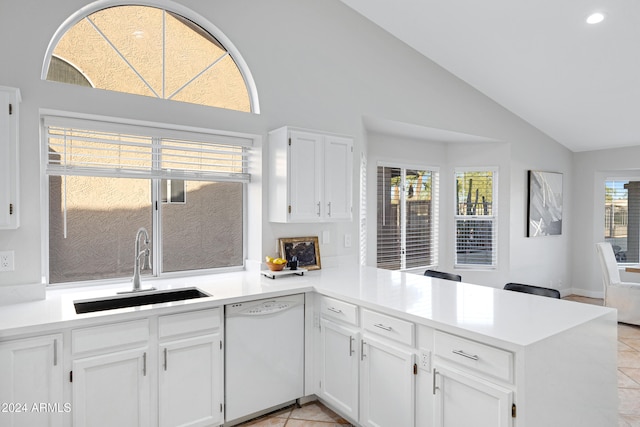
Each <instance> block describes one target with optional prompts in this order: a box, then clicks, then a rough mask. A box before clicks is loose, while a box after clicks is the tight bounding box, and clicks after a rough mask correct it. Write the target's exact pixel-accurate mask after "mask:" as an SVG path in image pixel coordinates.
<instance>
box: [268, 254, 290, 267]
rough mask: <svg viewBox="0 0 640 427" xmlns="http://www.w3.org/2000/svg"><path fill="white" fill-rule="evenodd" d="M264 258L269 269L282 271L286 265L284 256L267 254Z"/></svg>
mask: <svg viewBox="0 0 640 427" xmlns="http://www.w3.org/2000/svg"><path fill="white" fill-rule="evenodd" d="M265 260H266V261H267V267H269V270H271V271H282V269H283V268H285V267H286V266H287V260H286V259H284V258H271V257H270V256H268V257H266V258H265Z"/></svg>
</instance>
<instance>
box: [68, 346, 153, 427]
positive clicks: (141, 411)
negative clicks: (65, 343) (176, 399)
mask: <svg viewBox="0 0 640 427" xmlns="http://www.w3.org/2000/svg"><path fill="white" fill-rule="evenodd" d="M148 354H149V353H148V349H147V348H146V347H141V348H135V349H131V350H125V351H118V352H113V353H107V354H102V355H99V356H94V357H86V358H81V359H78V360H74V361H73V425H74V426H105V427H106V426H118V427H137V426H139V427H144V426H148V425H150V420H149V417H150V410H151V405H150V397H149V394H150V387H149V376H150V372H149V366H148Z"/></svg>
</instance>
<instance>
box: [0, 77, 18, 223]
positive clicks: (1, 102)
mask: <svg viewBox="0 0 640 427" xmlns="http://www.w3.org/2000/svg"><path fill="white" fill-rule="evenodd" d="M20 100H21V98H20V90H19V89H16V88H11V87H6V86H0V230H6V229H15V228H18V226H19V225H20V220H19V209H20V206H19V203H18V197H19V191H18V190H19V188H18V181H19V179H18V177H19V175H18V174H19V170H18V165H19V163H18V151H19V147H18V124H19V123H18V111H19V108H18V106H19V104H20Z"/></svg>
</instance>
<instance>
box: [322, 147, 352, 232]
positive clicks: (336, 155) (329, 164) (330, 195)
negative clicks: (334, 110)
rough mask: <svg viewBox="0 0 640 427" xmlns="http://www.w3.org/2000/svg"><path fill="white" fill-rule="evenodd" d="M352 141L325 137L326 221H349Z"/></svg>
mask: <svg viewBox="0 0 640 427" xmlns="http://www.w3.org/2000/svg"><path fill="white" fill-rule="evenodd" d="M352 150H353V140H351V139H350V138H342V137H337V136H327V137H326V138H325V143H324V209H325V217H326V219H328V220H332V219H333V220H342V219H346V220H350V219H351V206H352V204H353V203H352V183H353V151H352Z"/></svg>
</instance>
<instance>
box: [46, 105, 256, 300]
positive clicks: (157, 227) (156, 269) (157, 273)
mask: <svg viewBox="0 0 640 427" xmlns="http://www.w3.org/2000/svg"><path fill="white" fill-rule="evenodd" d="M44 117H61V118H68V119H70V120H74V119H81V120H88V121H95V122H97V123H98V122H99V123H109V124H113V125H115V126H117V125H122V126H123V127H126V126H142V127H145V128H149V129H157V130H158V132H161V133H162V132H164V131H166V132H169V133H171V134H172V135H179V134H181V133H183V132H184V133H205V134H211V135H219V136H228V137H231V138H244V139H249V140H251V141H253V146H254V147H259V146H260V145H261V142H262V137H261V136H259V135H254V134H247V133H241V132H229V131H222V130H214V129H205V128H197V127H192V126H183V125H169V124H166V123H157V122H150V121H143V120H133V119H125V118H117V117H108V116H98V115H93V114H84V113H72V112H67V111H59V110H51V109H40V139H41V141H40V203H41V207H42V210H41V222H40V224H41V230H42V239H41V241H42V244H41V254H40V257H41V265H42V283H43V284H45V285H47V286H50V287H56V288H64V287H77V286H97V285H104V284H109V283H122V282H123V281H128V280H129V278H128V277H120V278H112V279H97V280H86V281H74V282H64V283H54V284H51V283H49V175H48V174H47V173H46V169H47V163H48V154H47V153H48V148H47V137H46V129H45V126H44ZM250 163H251V162H250ZM251 170H252V168H251V167H249V173H251ZM255 172H256V171H254V173H255ZM100 176H107V177H108V176H109V175H104V174H101V175H100ZM111 176H113V177H114V178H115V177H117V175H116V174H112V175H111ZM152 183H153V182H152ZM250 185H252V184H251V183H248V184H245V185H244V186H243V192H242V205H243V212H242V216H243V221H242V223H243V229H242V259H243V265H241V266H233V267H220V268H213V269H198V270H186V271H176V272H161V262H160V260H161V259H162V245H161V242H160V239H159V238H158V236H160V234H161V227H162V225H161V220H160V213H159V210H156V209H152V212H153V223H154V227H153V236H152V243H153V250H152V253H153V260H152V266H153V275H152V276H150V277H145V281H146V280H156V279H160V278H170V277H188V276H200V275H207V274H218V273H224V272H229V271H241V270H243V269H244V268H245V265H244V264H246V261H247V255H248V247H247V245H248V241H249V237H248V234H249V229H248V223H249V217H248V212H249V205H248V204H249V200H248V193H249V192H251V193H253V192H254V190H250V189H249V188H248V187H249V186H250ZM152 193H155V194H154V195H153V198H154V200H157V201H158V203H160V201H161V200H160V199H161V197H160V195H161V189H160V180H159V179H157V180H156V182H155V185H152ZM134 238H135V236H132V238H131V239H132V240H131V242H132V243H131V244H132V245H133V242H134ZM131 274H132V275H133V270H132V271H131Z"/></svg>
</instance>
